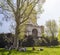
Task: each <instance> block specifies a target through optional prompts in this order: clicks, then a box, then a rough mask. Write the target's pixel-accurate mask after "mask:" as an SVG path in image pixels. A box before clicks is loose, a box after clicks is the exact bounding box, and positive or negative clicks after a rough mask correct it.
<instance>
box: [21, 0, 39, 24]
mask: <svg viewBox="0 0 60 55" xmlns="http://www.w3.org/2000/svg"><path fill="white" fill-rule="evenodd" d="M38 1H39V0H38ZM38 1H37V2H36V3H35V4H34V6H33V7H32V9H31V11H30V13H29V14H28V15H27V16H25V17H24V18H23V19H24V20H23V21H22V22H20V24H22V23H24V22H25V21H26V20H28V19H29V16H30V14H31V12H32V10H33V8H34V7H35V5H36V4H37V3H38ZM25 18H26V19H25Z"/></svg>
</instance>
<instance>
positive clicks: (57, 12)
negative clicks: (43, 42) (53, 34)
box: [37, 0, 60, 25]
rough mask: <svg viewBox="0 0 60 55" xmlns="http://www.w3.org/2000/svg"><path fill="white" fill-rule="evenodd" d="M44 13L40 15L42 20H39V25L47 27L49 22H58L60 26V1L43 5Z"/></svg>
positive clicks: (50, 1)
mask: <svg viewBox="0 0 60 55" xmlns="http://www.w3.org/2000/svg"><path fill="white" fill-rule="evenodd" d="M43 9H44V12H43V14H41V15H39V16H40V18H39V19H38V20H37V23H38V25H45V23H46V21H48V20H52V19H54V20H56V22H57V24H59V17H60V0H46V2H45V3H44V5H43Z"/></svg>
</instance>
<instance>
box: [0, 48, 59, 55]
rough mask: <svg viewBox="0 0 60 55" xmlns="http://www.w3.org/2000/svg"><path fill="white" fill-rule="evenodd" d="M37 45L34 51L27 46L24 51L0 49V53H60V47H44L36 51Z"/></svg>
mask: <svg viewBox="0 0 60 55" xmlns="http://www.w3.org/2000/svg"><path fill="white" fill-rule="evenodd" d="M38 49H39V47H36V50H35V51H32V48H31V47H30V48H27V51H26V52H19V51H16V50H11V51H7V50H4V49H0V55H60V47H51V48H48V47H44V50H43V51H38Z"/></svg>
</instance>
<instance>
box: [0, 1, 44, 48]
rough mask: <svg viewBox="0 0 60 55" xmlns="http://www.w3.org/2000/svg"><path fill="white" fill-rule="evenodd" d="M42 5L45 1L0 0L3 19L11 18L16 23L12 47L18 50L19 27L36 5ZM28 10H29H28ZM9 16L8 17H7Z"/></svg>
mask: <svg viewBox="0 0 60 55" xmlns="http://www.w3.org/2000/svg"><path fill="white" fill-rule="evenodd" d="M39 1H41V2H40V3H44V1H45V0H3V1H2V0H0V8H2V10H3V12H2V11H1V12H0V13H3V14H4V18H5V20H6V21H7V20H8V19H7V18H13V19H14V20H15V22H16V28H15V37H14V47H15V48H16V49H17V48H18V39H19V34H20V26H21V25H22V24H23V23H24V22H25V21H26V20H28V19H29V17H30V14H31V13H32V11H33V9H34V7H35V6H36V4H37V3H38V2H39ZM28 9H29V10H28ZM7 14H9V15H7Z"/></svg>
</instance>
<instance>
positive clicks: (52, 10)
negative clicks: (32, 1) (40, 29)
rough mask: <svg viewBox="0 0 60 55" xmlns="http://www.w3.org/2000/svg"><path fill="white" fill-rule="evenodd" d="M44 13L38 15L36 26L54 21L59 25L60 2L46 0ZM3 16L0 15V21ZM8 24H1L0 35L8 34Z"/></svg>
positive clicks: (57, 0)
mask: <svg viewBox="0 0 60 55" xmlns="http://www.w3.org/2000/svg"><path fill="white" fill-rule="evenodd" d="M43 9H44V12H43V14H41V15H39V16H40V18H39V19H37V23H38V25H45V23H46V21H48V20H52V19H55V20H56V22H57V24H59V17H60V0H46V2H45V3H44V5H43ZM2 17H3V15H0V21H1V18H2ZM9 29H10V22H8V23H7V22H5V21H4V22H3V26H2V27H0V33H2V32H4V33H6V32H9Z"/></svg>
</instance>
